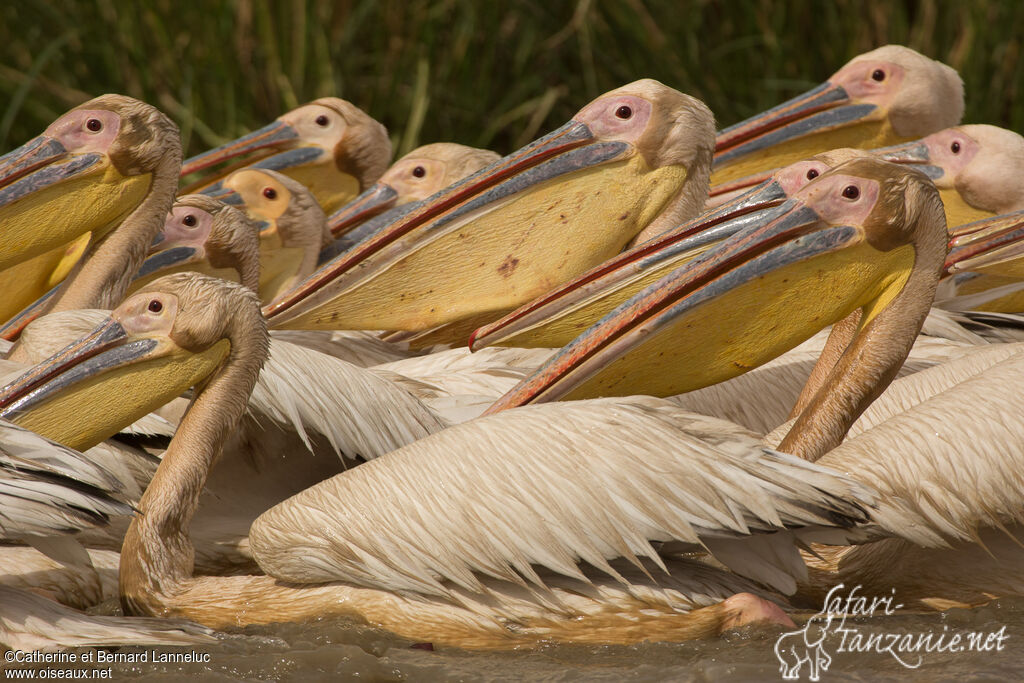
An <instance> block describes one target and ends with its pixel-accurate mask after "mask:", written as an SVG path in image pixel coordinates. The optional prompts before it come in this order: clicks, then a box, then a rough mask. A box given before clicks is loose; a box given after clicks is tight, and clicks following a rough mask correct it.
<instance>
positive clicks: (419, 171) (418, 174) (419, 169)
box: [412, 166, 427, 178]
mask: <svg viewBox="0 0 1024 683" xmlns="http://www.w3.org/2000/svg"><path fill="white" fill-rule="evenodd" d="M412 174H413V176H415V177H417V178H422V177H423V176H425V175H427V169H425V168H423V167H422V166H417V167H416V168H414V169H412Z"/></svg>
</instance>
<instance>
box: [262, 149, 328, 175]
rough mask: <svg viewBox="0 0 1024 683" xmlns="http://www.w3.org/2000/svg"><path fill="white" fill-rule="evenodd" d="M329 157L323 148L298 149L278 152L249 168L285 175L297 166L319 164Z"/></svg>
mask: <svg viewBox="0 0 1024 683" xmlns="http://www.w3.org/2000/svg"><path fill="white" fill-rule="evenodd" d="M329 156H330V155H329V154H328V153H327V150H325V149H324V148H323V147H317V146H305V147H296V148H295V149H289V150H285V151H284V152H278V153H277V154H274V155H272V156H269V157H266V158H264V159H260V160H259V161H257V162H256V163H255V164H250V165H249V168H263V169H267V170H270V171H279V172H282V173H283V172H285V171H287V170H288V169H290V168H294V167H296V166H304V165H306V164H313V163H317V162H319V161H322V160H323V159H325V158H327V157H329Z"/></svg>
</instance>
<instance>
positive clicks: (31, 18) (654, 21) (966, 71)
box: [0, 0, 1024, 154]
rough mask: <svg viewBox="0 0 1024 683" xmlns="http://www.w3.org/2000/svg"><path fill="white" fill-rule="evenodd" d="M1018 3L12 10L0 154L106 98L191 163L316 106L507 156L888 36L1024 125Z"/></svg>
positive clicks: (23, 2)
mask: <svg viewBox="0 0 1024 683" xmlns="http://www.w3.org/2000/svg"><path fill="white" fill-rule="evenodd" d="M1022 34H1024V2H1021V1H1019V0H973V1H971V0H963V1H960V0H879V1H875V2H865V1H864V0H831V1H829V2H825V1H812V0H791V1H786V2H783V1H773V0H577V1H576V2H570V1H567V0H508V1H506V2H498V1H487V0H432V1H430V0H206V1H204V2H193V1H188V0H149V1H147V2H135V1H134V0H123V1H118V0H77V1H76V2H69V1H68V0H19V1H18V2H5V3H2V4H0V40H2V42H0V46H2V47H0V51H2V54H3V59H2V60H0V93H2V97H3V100H2V101H3V102H4V105H3V107H0V109H2V118H0V151H6V150H8V149H11V148H12V147H15V146H17V145H19V144H21V143H22V142H24V141H25V140H27V139H28V138H30V137H32V136H34V135H37V134H38V133H40V132H41V131H42V130H43V129H44V128H45V127H46V126H47V124H48V123H49V122H50V121H52V120H53V119H54V118H56V117H57V116H58V115H60V114H61V113H63V112H64V111H66V110H67V109H69V108H70V107H72V106H74V105H76V104H79V103H80V102H82V101H84V100H86V99H88V98H90V97H94V96H96V95H99V94H102V93H105V92H118V93H123V94H127V95H131V96H133V97H136V98H139V99H142V100H145V101H147V102H150V103H152V104H154V105H156V106H158V107H160V108H161V109H163V110H164V111H165V112H166V113H167V114H168V115H169V116H171V117H172V118H173V119H174V120H176V121H177V122H178V124H179V125H180V126H181V129H182V133H183V136H184V142H185V145H186V153H187V154H194V153H197V152H200V151H202V150H204V149H207V148H209V147H212V146H214V145H218V144H220V143H222V142H224V141H226V140H228V139H231V138H234V137H236V136H237V135H240V134H242V133H244V132H247V131H249V130H252V129H254V128H257V127H259V126H262V125H263V124H265V123H267V122H269V121H271V120H272V119H274V118H276V117H277V116H278V115H280V114H281V113H283V112H284V111H287V110H288V109H292V108H294V107H296V106H298V105H300V104H304V103H306V102H308V101H309V100H312V99H314V98H316V97H320V96H324V95H336V96H338V97H342V98H345V99H348V100H350V101H352V102H353V103H355V104H356V105H358V106H359V107H362V108H363V109H365V110H366V111H368V112H369V113H370V114H371V115H372V116H374V117H375V118H377V119H378V120H379V121H381V122H382V123H384V124H385V125H386V126H387V127H388V130H389V131H390V133H391V136H392V140H393V142H394V144H395V149H396V152H397V153H398V154H402V153H404V152H406V151H408V150H410V149H412V148H413V147H416V146H418V145H421V144H426V143H428V142H436V141H453V142H461V143H464V144H469V145H473V146H478V147H489V148H491V149H494V150H495V151H498V152H500V153H507V152H509V151H511V150H513V149H515V148H516V147H519V146H521V145H522V144H524V143H526V142H528V141H529V140H531V139H533V138H535V137H537V136H538V135H539V134H541V133H544V132H546V131H548V130H550V129H552V128H555V127H556V126H558V125H560V124H561V123H563V122H565V121H566V120H567V119H568V118H570V117H571V116H572V114H573V113H575V112H576V111H577V110H578V109H580V108H581V107H582V106H583V105H584V104H586V103H587V102H588V101H589V100H591V99H593V98H594V97H596V96H597V95H599V94H601V93H602V92H605V91H607V90H610V89H612V88H615V87H618V86H619V85H622V84H623V83H626V82H629V81H632V80H635V79H637V78H642V77H651V78H656V79H658V80H660V81H662V82H664V83H666V84H668V85H671V86H673V87H675V88H677V89H679V90H682V91H683V92H687V93H690V94H692V95H695V96H697V97H699V98H701V99H703V100H704V101H705V102H707V103H708V105H709V106H710V107H711V109H712V110H713V111H714V112H715V116H716V118H717V120H718V124H719V127H722V126H725V125H729V124H732V123H735V122H736V121H738V120H741V119H743V118H745V117H747V116H750V115H751V114H754V113H757V112H758V111H761V110H763V109H765V108H767V107H769V106H771V105H774V104H776V103H778V102H780V101H781V100H783V99H786V98H788V97H790V96H792V95H794V94H797V93H799V92H801V91H803V90H806V89H807V88H809V87H811V86H813V85H816V84H817V83H819V82H821V81H822V80H824V79H825V78H827V77H828V76H829V75H830V74H831V73H832V72H834V71H836V70H837V69H838V68H839V67H841V66H842V65H843V64H844V63H845V62H846V61H848V60H849V59H850V58H851V57H853V56H855V55H857V54H859V53H861V52H866V51H868V50H871V49H873V48H875V47H878V46H880V45H885V44H887V43H899V44H903V45H907V46H909V47H912V48H914V49H915V50H918V51H919V52H921V53H923V54H925V55H928V56H930V57H933V58H936V59H939V60H941V61H943V62H945V63H947V64H949V65H951V66H952V67H954V68H955V69H957V70H958V71H959V72H960V75H961V76H962V77H963V80H964V83H965V86H966V94H967V110H966V113H965V115H964V121H965V122H970V123H992V124H996V125H1000V126H1004V127H1007V128H1011V129H1014V130H1016V131H1018V132H1024V93H1022V81H1024V76H1022V70H1021V59H1022V57H1024V55H1022V54H1021V36H1022Z"/></svg>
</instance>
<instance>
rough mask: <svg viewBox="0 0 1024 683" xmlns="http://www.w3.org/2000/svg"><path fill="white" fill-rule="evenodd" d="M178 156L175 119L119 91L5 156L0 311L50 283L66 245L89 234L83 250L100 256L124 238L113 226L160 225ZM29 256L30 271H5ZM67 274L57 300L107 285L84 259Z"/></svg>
mask: <svg viewBox="0 0 1024 683" xmlns="http://www.w3.org/2000/svg"><path fill="white" fill-rule="evenodd" d="M180 162H181V145H180V143H179V141H178V129H177V127H176V126H175V125H174V124H173V123H172V122H171V121H170V120H169V119H167V117H165V116H164V115H163V114H161V113H160V112H159V111H157V110H156V109H154V108H153V107H151V106H149V105H147V104H145V103H143V102H139V101H138V100H133V99H131V98H129V97H124V96H121V95H102V96H100V97H97V98H95V99H92V100H89V101H88V102H86V103H84V104H82V105H79V106H78V107H76V108H74V109H72V110H71V111H69V112H68V113H66V114H64V115H63V116H61V117H60V118H58V119H57V120H56V121H54V122H53V123H52V124H50V126H49V127H48V128H47V129H46V131H44V132H43V134H42V135H40V136H39V137H36V138H34V139H32V140H30V141H29V142H27V143H26V144H24V145H22V146H21V147H19V148H18V149H15V150H14V151H12V152H9V153H8V154H6V155H5V156H3V157H2V158H0V188H2V189H0V271H2V274H0V287H3V291H4V292H5V296H4V301H3V302H0V308H3V311H2V315H0V317H3V318H4V320H6V319H8V318H9V317H11V316H12V315H13V314H15V313H17V311H18V310H20V309H21V307H23V306H25V305H27V304H29V303H31V302H32V301H34V300H35V299H36V298H38V297H39V296H41V295H42V294H43V293H45V292H46V291H47V290H48V289H50V286H52V285H50V276H51V274H52V271H53V269H54V268H55V267H56V263H57V262H58V261H60V260H61V259H62V258H63V257H64V255H65V250H66V249H65V248H66V245H68V244H69V243H71V242H74V241H76V240H79V239H80V238H82V236H83V235H85V234H86V233H91V235H92V236H91V241H90V242H89V247H88V250H87V252H88V253H89V254H97V255H99V256H98V258H99V260H104V259H112V258H116V256H114V254H116V253H117V252H118V251H120V250H121V243H122V239H123V238H122V237H114V236H113V234H112V233H111V232H110V231H111V229H112V228H114V227H117V226H122V228H123V230H122V233H121V234H123V233H124V232H128V231H130V230H145V229H149V228H152V233H155V232H156V230H157V229H159V223H157V224H156V225H152V224H151V221H147V218H148V217H151V216H153V215H156V216H157V217H159V216H162V215H163V214H164V213H165V212H166V210H167V208H168V207H169V206H170V203H171V200H172V199H173V196H174V179H173V178H174V177H176V175H177V168H178V164H179V163H180ZM83 207H88V211H84V210H83ZM157 220H159V218H157ZM152 233H151V234H150V236H149V237H150V238H152ZM80 244H81V243H79V245H80ZM51 256H52V258H51ZM32 257H38V258H36V259H33V261H32V267H31V268H30V269H29V270H26V268H17V269H16V270H14V271H13V272H11V271H10V270H9V269H10V268H11V267H12V266H16V265H17V264H19V263H22V262H25V261H27V260H28V259H32ZM68 281H69V284H68V285H67V287H66V288H65V289H64V290H63V294H62V296H61V299H62V300H61V301H60V302H59V303H55V305H57V306H60V307H66V308H73V307H75V306H76V305H77V304H76V302H77V301H81V300H82V299H83V298H88V297H91V296H95V295H97V294H98V293H100V292H102V290H103V288H104V287H106V286H107V285H108V284H109V283H108V282H105V281H102V279H100V278H96V277H94V273H92V272H90V271H88V270H84V269H82V268H81V267H76V268H74V269H73V270H72V272H71V274H70V275H69V276H68ZM4 283H6V284H4ZM8 294H9V296H8ZM8 307H9V308H8Z"/></svg>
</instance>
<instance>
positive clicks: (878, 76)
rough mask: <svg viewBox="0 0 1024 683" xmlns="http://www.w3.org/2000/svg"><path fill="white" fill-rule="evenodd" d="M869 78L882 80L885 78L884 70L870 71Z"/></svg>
mask: <svg viewBox="0 0 1024 683" xmlns="http://www.w3.org/2000/svg"><path fill="white" fill-rule="evenodd" d="M871 78H872V79H873V80H876V81H878V82H882V81H884V80H885V72H884V71H882V70H881V69H875V70H874V71H873V72H871Z"/></svg>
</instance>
